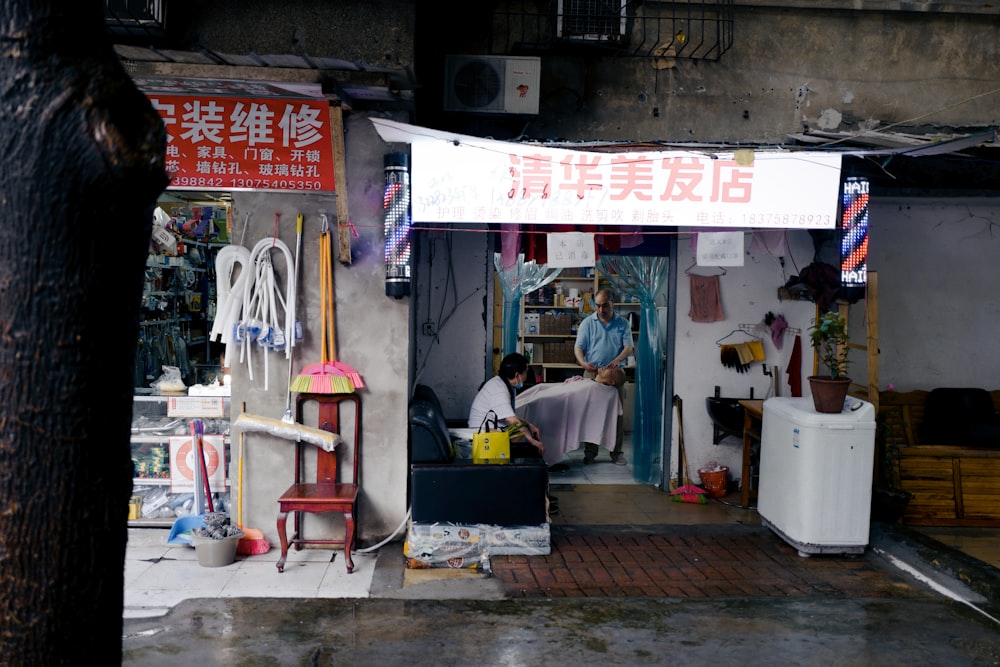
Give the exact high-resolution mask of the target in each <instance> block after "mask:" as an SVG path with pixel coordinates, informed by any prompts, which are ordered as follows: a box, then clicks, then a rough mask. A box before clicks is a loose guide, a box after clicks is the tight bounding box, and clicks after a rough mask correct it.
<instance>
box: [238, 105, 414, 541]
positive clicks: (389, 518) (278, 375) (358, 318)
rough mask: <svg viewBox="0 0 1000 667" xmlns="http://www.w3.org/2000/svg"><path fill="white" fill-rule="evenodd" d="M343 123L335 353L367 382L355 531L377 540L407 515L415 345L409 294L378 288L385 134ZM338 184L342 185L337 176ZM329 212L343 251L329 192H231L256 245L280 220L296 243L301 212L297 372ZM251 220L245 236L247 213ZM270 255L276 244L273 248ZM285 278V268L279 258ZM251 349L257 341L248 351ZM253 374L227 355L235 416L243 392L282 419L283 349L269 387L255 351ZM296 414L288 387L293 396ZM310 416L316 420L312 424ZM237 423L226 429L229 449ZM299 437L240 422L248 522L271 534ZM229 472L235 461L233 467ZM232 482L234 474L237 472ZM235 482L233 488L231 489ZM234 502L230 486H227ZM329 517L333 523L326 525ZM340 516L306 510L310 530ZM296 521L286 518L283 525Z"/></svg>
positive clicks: (316, 298)
mask: <svg viewBox="0 0 1000 667" xmlns="http://www.w3.org/2000/svg"><path fill="white" fill-rule="evenodd" d="M346 125H347V132H346V141H347V154H348V155H349V156H350V158H349V160H348V161H347V196H348V201H349V204H350V206H349V210H350V219H351V222H352V223H353V230H352V231H356V233H357V236H353V234H352V237H351V263H350V265H349V266H345V265H344V264H342V263H341V262H339V261H334V277H333V283H334V294H335V299H336V301H335V314H336V321H335V325H336V350H335V351H336V359H337V360H338V361H343V362H345V363H347V364H348V365H350V366H352V367H354V368H355V369H357V370H358V371H359V372H360V373H361V376H362V378H363V380H364V382H365V385H366V388H365V389H363V390H361V391H360V392H359V393H360V396H361V403H362V426H363V429H362V430H363V433H362V447H363V451H362V473H361V474H362V480H361V483H362V489H363V491H362V499H361V507H360V509H359V515H360V517H361V518H360V519H359V521H358V537H359V542H361V543H362V544H364V543H365V542H368V541H371V540H374V539H381V538H383V537H385V536H387V535H389V534H390V533H392V532H393V531H394V530H395V529H396V527H397V526H398V525H399V524H401V523H402V521H403V518H404V517H405V513H406V488H407V474H408V470H407V424H406V406H407V399H408V396H407V382H406V377H407V368H408V361H409V356H410V342H409V341H410V324H409V302H408V301H407V300H405V299H403V300H397V299H393V298H390V297H387V296H386V295H385V265H384V241H383V240H384V233H383V231H382V229H383V219H382V189H383V186H384V173H383V163H382V157H383V154H384V153H385V152H387V151H386V145H385V144H384V142H382V140H381V139H380V138H379V137H378V135H377V134H376V133H375V132H374V130H373V129H372V126H371V123H370V122H369V121H368V120H367V119H366V118H354V117H352V118H349V119H348V120H347V121H346ZM337 187H338V189H340V188H341V184H338V185H337ZM324 211H325V212H326V214H327V216H328V217H329V221H330V224H331V225H332V226H333V228H334V236H333V249H334V257H335V260H336V258H337V257H338V256H339V254H338V241H337V231H336V222H337V219H336V212H337V200H336V196H334V195H331V194H284V193H266V192H235V193H233V212H232V215H233V227H234V229H233V239H234V240H235V241H237V242H238V241H240V239H241V238H243V239H244V240H243V245H244V246H245V247H247V248H253V246H254V244H255V243H257V242H258V241H259V240H261V239H263V238H270V237H271V236H272V235H273V234H274V230H275V214H276V213H280V214H281V217H280V222H279V225H278V238H279V239H280V240H281V241H283V242H284V243H285V244H286V245H287V246H288V247H289V248H290V249H291V250H292V252H293V253H294V252H295V217H296V215H297V214H299V213H301V214H303V215H304V216H305V218H304V224H305V229H304V232H303V245H302V255H301V259H300V275H299V290H298V303H297V306H296V310H297V314H298V319H299V320H300V321H301V323H302V326H303V329H304V338H303V340H302V341H301V344H300V345H297V346H296V347H295V351H294V366H293V368H294V370H293V377H294V376H295V375H297V374H298V373H299V372H300V371H301V369H302V368H303V367H304V366H306V365H308V364H313V363H318V362H319V361H321V359H322V351H321V348H320V342H321V309H320V293H319V255H318V253H319V234H320V226H319V225H320V213H321V212H324ZM247 214H249V222H248V225H247V230H246V234H245V237H244V231H243V227H244V221H245V220H247V218H246V216H247ZM275 256H276V255H275ZM275 270H276V272H277V273H278V274H279V275H280V276H281V278H280V280H281V286H282V287H284V284H285V283H284V276H285V275H286V274H285V273H284V271H285V267H284V266H283V262H280V261H279V260H275ZM255 353H256V351H255ZM254 362H255V365H254V379H253V381H251V380H250V378H249V370H248V367H247V364H246V363H244V364H240V363H239V357H238V354H237V357H236V360H235V362H234V363H233V364H232V366H231V370H232V377H233V392H232V405H233V418H234V419H235V417H236V416H238V415H239V411H240V406H241V405H242V404H243V402H246V409H247V412H249V413H251V414H256V415H262V416H265V417H270V418H275V419H280V418H281V417H282V415H283V414H284V412H285V400H286V396H287V393H286V388H287V372H288V366H287V363H286V361H285V358H284V355H282V354H275V353H272V356H271V359H270V362H269V363H270V366H269V377H268V386H267V388H266V389H265V387H264V375H263V361H262V359H261V355H260V354H259V353H257V354H256V356H254ZM293 413H294V395H293ZM313 425H315V424H313ZM237 443H238V430H237V429H234V431H233V452H234V454H235V452H236V451H237ZM293 448H294V444H293V443H291V442H290V441H287V440H282V439H279V438H276V437H274V436H270V435H266V434H262V433H247V436H246V450H247V459H246V465H245V469H244V475H245V479H244V490H245V493H244V511H243V517H244V525H247V526H250V527H253V528H257V529H260V530H263V531H264V534H265V536H266V537H267V538H268V539H269V540H270V541H271V542H272V544H275V545H276V544H277V528H276V524H275V519H276V516H277V510H278V505H277V499H278V496H279V495H280V494H281V493H282V492H283V491H284V490H285V489H286V488H287V487H288V485H289V484H291V482H292V475H293V458H292V457H293V454H294V452H293ZM234 472H235V471H234ZM233 479H234V481H235V479H236V477H235V474H234V475H233ZM234 491H235V489H234ZM233 498H234V501H235V494H234V496H233ZM331 524H332V525H331ZM342 525H343V521H342V518H341V517H339V516H336V517H334V516H316V517H312V516H310V517H307V521H306V526H305V530H306V533H307V536H310V537H314V536H320V535H323V536H329V535H330V533H333V534H334V535H335V536H336V535H340V534H342V532H341V531H342V529H341V528H340V526H342ZM289 529H291V526H289Z"/></svg>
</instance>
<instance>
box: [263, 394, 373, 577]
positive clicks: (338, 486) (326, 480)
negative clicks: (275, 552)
mask: <svg viewBox="0 0 1000 667" xmlns="http://www.w3.org/2000/svg"><path fill="white" fill-rule="evenodd" d="M309 401H315V402H317V403H318V404H319V406H318V409H319V418H318V421H319V423H318V427H319V428H321V429H323V430H324V431H330V432H331V433H338V434H340V435H341V441H342V442H341V443H340V444H338V445H337V447H336V449H334V450H333V451H332V452H327V451H324V450H323V449H322V448H320V447H316V446H315V445H311V444H308V443H303V442H297V443H295V482H294V484H292V485H291V486H290V487H288V489H287V490H286V491H285V492H284V493H283V494H281V497H280V498H278V537H279V539H280V540H281V558H280V559H279V560H278V564H277V565H278V572H284V571H285V559H286V558H287V557H288V547H289V545H294V546H295V548H296V549H301V548H302V545H304V544H325V545H334V546H337V545H343V547H344V561H345V563H346V564H347V571H348V572H353V571H354V561H353V560H351V548H352V547H353V546H354V536H355V515H356V505H357V500H358V495H359V493H360V490H361V486H360V484H359V477H358V473H359V471H360V470H361V398H360V397H359V396H358V395H357V394H299V395H298V396H297V397H296V399H295V413H296V421H297V422H298V423H300V424H302V423H304V422H303V421H302V408H303V405H304V404H305V403H306V402H309ZM351 403H353V404H354V438H353V440H351V441H350V442H348V441H347V440H346V438H343V433H341V417H342V416H343V415H342V414H341V412H342V410H345V409H347V408H349V407H350V404H351ZM351 448H353V449H351ZM308 450H315V452H316V461H315V463H316V481H315V482H304V481H303V477H304V475H305V467H306V458H307V455H306V453H307V451H308ZM348 454H353V456H352V457H351V458H352V459H353V463H352V467H351V468H349V470H351V475H350V477H349V478H347V477H346V475H343V474H342V475H341V476H340V477H338V474H337V473H338V466H337V462H338V459H340V460H347V459H346V457H347V456H348ZM342 478H344V479H345V481H343V482H341V481H340V479H342ZM289 512H291V513H293V514H294V515H295V526H294V533H293V534H292V539H290V540H289V539H288V533H287V529H286V522H287V518H288V513H289ZM326 512H341V513H343V515H344V537H343V539H306V538H304V537H302V514H303V513H310V514H322V513H326Z"/></svg>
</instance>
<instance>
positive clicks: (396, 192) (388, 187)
mask: <svg viewBox="0 0 1000 667" xmlns="http://www.w3.org/2000/svg"><path fill="white" fill-rule="evenodd" d="M383 164H384V165H385V191H384V193H383V196H382V213H383V216H384V223H385V295H386V296H391V297H395V298H397V299H401V298H402V297H404V296H409V295H410V159H409V155H407V154H406V153H389V154H387V155H386V156H385V157H384V162H383Z"/></svg>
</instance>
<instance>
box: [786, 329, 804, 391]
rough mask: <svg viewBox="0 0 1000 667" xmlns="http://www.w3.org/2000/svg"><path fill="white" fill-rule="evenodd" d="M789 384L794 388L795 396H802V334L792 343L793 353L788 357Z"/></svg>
mask: <svg viewBox="0 0 1000 667" xmlns="http://www.w3.org/2000/svg"><path fill="white" fill-rule="evenodd" d="M785 373H787V374H788V386H789V387H790V388H791V390H792V396H793V397H801V396H802V336H796V337H795V343H793V344H792V355H791V356H790V357H789V358H788V368H787V369H785Z"/></svg>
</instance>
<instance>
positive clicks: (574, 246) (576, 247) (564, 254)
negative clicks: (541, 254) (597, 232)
mask: <svg viewBox="0 0 1000 667" xmlns="http://www.w3.org/2000/svg"><path fill="white" fill-rule="evenodd" d="M545 238H546V240H547V243H548V245H547V247H546V249H547V251H548V256H549V257H548V262H547V264H548V266H551V267H557V268H574V267H581V266H593V265H594V259H595V255H596V253H595V251H594V248H595V247H596V246H595V245H594V235H593V234H590V233H586V232H557V233H554V234H546V236H545Z"/></svg>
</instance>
